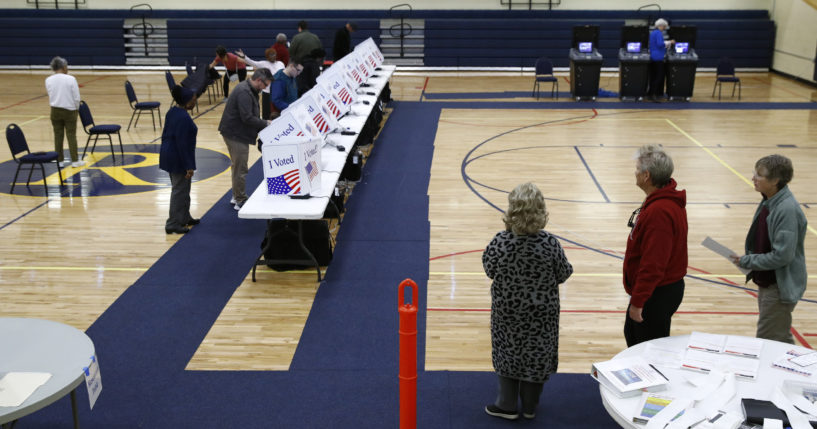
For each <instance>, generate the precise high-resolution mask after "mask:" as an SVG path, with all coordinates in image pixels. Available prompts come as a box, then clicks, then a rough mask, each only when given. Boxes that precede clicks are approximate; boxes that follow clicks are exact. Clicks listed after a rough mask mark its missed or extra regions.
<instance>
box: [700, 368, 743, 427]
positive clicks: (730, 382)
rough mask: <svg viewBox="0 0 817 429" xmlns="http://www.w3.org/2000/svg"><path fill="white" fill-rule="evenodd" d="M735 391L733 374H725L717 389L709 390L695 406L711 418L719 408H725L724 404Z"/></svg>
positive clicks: (717, 412) (733, 395) (729, 400)
mask: <svg viewBox="0 0 817 429" xmlns="http://www.w3.org/2000/svg"><path fill="white" fill-rule="evenodd" d="M736 392H737V388H736V386H735V374H731V373H730V374H726V379H725V381H724V382H723V383H721V385H720V386H719V387H718V389H717V390H715V391H713V392H711V393H710V394H709V395H708V396H707V397H705V398H704V399H702V400H701V401H699V402H698V404H697V408H698V409H699V410H700V411H701V413H703V414H704V415H705V416H706V417H707V418H709V419H712V418H714V417H715V416H716V415H718V414H719V413H720V410H724V409H726V408H727V407H726V405H727V404H728V403H729V402H731V401H732V398H734V397H735V393H736ZM741 420H743V419H741ZM725 421H727V420H725Z"/></svg>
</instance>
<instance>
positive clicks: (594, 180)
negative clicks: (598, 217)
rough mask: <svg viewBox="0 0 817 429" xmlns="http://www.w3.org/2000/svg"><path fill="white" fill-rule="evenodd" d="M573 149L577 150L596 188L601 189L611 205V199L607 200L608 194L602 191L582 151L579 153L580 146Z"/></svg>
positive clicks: (600, 190)
mask: <svg viewBox="0 0 817 429" xmlns="http://www.w3.org/2000/svg"><path fill="white" fill-rule="evenodd" d="M573 149H576V154H578V155H579V159H581V160H582V164H584V168H586V169H587V173H588V174H589V175H590V178H591V179H593V183H595V184H596V187H597V188H599V192H601V196H602V197H604V201H606V202H608V203H609V202H610V199H609V198H607V194H605V193H604V189H602V187H601V183H599V181H598V180H596V176H595V175H594V174H593V170H591V169H590V166H589V165H587V161H585V160H584V157H583V156H582V153H581V151H579V147H578V146H573Z"/></svg>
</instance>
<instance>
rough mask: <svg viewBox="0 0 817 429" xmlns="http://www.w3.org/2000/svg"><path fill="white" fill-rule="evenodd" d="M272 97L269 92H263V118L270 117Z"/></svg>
mask: <svg viewBox="0 0 817 429" xmlns="http://www.w3.org/2000/svg"><path fill="white" fill-rule="evenodd" d="M270 103H272V100H271V99H270V96H269V92H263V91H262V92H261V119H269V114H270Z"/></svg>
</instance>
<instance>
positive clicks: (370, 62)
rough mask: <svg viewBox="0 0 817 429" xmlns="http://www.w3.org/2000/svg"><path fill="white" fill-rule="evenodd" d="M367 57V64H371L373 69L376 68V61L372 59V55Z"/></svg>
mask: <svg viewBox="0 0 817 429" xmlns="http://www.w3.org/2000/svg"><path fill="white" fill-rule="evenodd" d="M368 59H369V64H371V65H372V68H373V69H375V68H377V62H375V60H374V59H372V57H371V56H370V57H368Z"/></svg>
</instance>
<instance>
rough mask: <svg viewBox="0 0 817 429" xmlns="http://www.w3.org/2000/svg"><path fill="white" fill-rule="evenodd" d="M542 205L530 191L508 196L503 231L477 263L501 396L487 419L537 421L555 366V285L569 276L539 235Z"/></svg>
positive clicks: (551, 240) (558, 252)
mask: <svg viewBox="0 0 817 429" xmlns="http://www.w3.org/2000/svg"><path fill="white" fill-rule="evenodd" d="M547 220H548V213H547V210H546V209H545V199H544V197H543V196H542V193H541V192H540V191H539V189H538V188H537V187H536V186H535V185H533V184H532V183H524V184H521V185H519V186H517V187H516V188H514V190H513V191H511V193H510V195H508V211H507V212H506V213H505V215H504V217H503V221H504V222H505V230H503V231H500V232H499V233H497V234H496V236H494V239H493V240H491V243H490V244H489V245H488V247H487V248H486V249H485V253H483V255H482V265H483V267H484V268H485V274H487V275H488V277H490V278H491V279H493V283H492V284H491V347H492V353H491V354H492V359H493V364H494V370H495V371H496V373H497V376H498V377H499V389H498V390H499V392H498V394H497V399H496V401H495V402H494V403H493V404H489V405H488V406H486V407H485V412H486V413H488V414H490V415H492V416H496V417H501V418H505V419H510V420H514V419H517V418H518V417H519V411H518V410H519V407H518V406H519V400H520V399H521V401H522V414H523V415H524V416H525V418H528V419H532V418H534V416H535V415H536V407H537V405H538V404H539V395H540V394H541V393H542V387H543V385H544V383H545V381H547V379H548V378H549V377H550V374H553V373H555V372H556V369H557V367H558V364H559V284H560V283H563V282H564V281H565V280H567V278H568V277H570V275H571V274H572V273H573V266H571V265H570V262H568V261H567V258H566V257H565V254H564V251H563V250H562V246H561V245H559V241H558V240H557V239H556V237H554V236H553V235H551V234H549V233H547V232H545V231H544V230H543V228H544V227H545V225H546V224H547Z"/></svg>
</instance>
